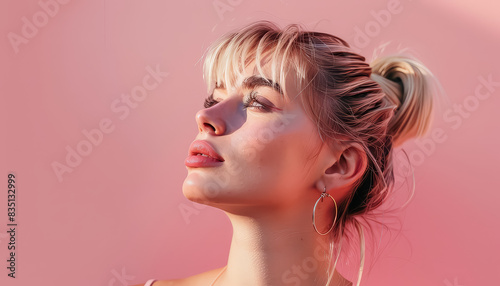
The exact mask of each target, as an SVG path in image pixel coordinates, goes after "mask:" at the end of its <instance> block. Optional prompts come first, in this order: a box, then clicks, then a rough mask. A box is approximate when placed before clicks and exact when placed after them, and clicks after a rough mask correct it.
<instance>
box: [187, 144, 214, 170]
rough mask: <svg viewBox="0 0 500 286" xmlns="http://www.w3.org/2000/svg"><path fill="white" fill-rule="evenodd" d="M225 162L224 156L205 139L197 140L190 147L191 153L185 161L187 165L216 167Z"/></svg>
mask: <svg viewBox="0 0 500 286" xmlns="http://www.w3.org/2000/svg"><path fill="white" fill-rule="evenodd" d="M222 162H224V158H222V156H221V155H219V154H218V153H217V152H216V151H215V149H214V148H213V147H212V146H211V145H210V144H209V143H208V142H207V141H204V140H195V141H193V143H191V146H190V147H189V154H188V157H187V158H186V161H185V162H184V163H185V165H186V166H187V167H194V168H200V167H214V166H219V165H220V164H221V163H222Z"/></svg>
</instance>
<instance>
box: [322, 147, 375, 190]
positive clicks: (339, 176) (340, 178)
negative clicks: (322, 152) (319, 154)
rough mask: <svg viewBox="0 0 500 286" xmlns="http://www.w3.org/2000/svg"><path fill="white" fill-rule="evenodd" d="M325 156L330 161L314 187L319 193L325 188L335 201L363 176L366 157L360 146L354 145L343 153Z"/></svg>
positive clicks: (366, 162)
mask: <svg viewBox="0 0 500 286" xmlns="http://www.w3.org/2000/svg"><path fill="white" fill-rule="evenodd" d="M327 156H330V158H331V159H330V161H329V164H328V165H325V166H324V167H323V170H324V172H323V174H322V176H321V178H320V180H318V182H317V184H316V187H317V188H318V190H319V191H320V192H322V191H323V189H324V187H326V190H327V191H329V190H330V194H331V195H332V196H333V197H334V198H335V199H341V198H342V197H343V196H344V195H345V194H347V192H348V191H349V190H351V189H352V186H353V185H354V183H355V182H356V181H357V180H359V179H360V178H361V177H362V176H363V174H364V172H365V170H366V167H367V166H368V157H367V156H366V153H365V151H364V150H363V148H362V147H361V145H359V144H356V143H352V144H350V145H348V146H347V147H346V148H345V149H343V151H340V152H336V153H335V152H333V151H332V152H329V154H328V155H327ZM332 161H334V162H333V164H332V163H331V162H332Z"/></svg>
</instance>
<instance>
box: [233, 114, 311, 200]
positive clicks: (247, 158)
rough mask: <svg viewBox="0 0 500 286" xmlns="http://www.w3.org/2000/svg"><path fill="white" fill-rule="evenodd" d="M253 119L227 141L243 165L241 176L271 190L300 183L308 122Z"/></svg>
mask: <svg viewBox="0 0 500 286" xmlns="http://www.w3.org/2000/svg"><path fill="white" fill-rule="evenodd" d="M253 123H254V124H252V126H247V128H242V129H241V130H239V131H240V132H241V133H239V134H234V135H236V136H233V137H234V139H233V140H232V142H231V143H232V145H233V146H232V148H233V150H236V152H237V153H238V155H237V157H238V158H240V160H241V164H242V166H244V167H243V169H244V170H245V172H244V174H243V175H244V179H245V180H251V181H252V182H253V184H252V185H254V186H256V185H260V187H261V188H265V189H267V190H268V191H269V190H273V192H281V191H284V192H289V191H290V188H300V187H304V180H305V174H306V171H307V168H308V163H309V161H308V160H307V157H308V156H309V155H310V153H311V146H310V143H311V142H312V141H310V138H311V137H312V136H311V132H310V131H311V126H309V125H307V122H304V120H300V119H299V118H288V120H284V119H283V118H279V119H274V120H268V121H263V122H253Z"/></svg>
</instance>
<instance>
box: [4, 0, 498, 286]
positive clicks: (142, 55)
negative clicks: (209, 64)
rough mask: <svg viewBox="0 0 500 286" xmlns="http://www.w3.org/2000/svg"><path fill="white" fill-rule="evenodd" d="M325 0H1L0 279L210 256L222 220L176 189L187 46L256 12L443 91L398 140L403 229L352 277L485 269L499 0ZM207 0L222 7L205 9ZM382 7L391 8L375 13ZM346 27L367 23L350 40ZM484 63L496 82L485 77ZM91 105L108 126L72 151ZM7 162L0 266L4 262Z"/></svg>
mask: <svg viewBox="0 0 500 286" xmlns="http://www.w3.org/2000/svg"><path fill="white" fill-rule="evenodd" d="M47 1H48V0H42V2H47ZM49 2H50V1H49ZM61 2H63V1H61ZM324 2H326V1H312V0H311V1H292V0H290V1H288V0H282V1H263V0H262V1H237V0H217V1H196V2H195V1H160V0H156V1H153V0H147V1H118V0H108V1H69V3H67V4H58V8H57V9H58V10H57V11H56V9H55V6H51V7H49V8H50V9H52V10H51V11H52V12H51V13H52V15H49V16H45V17H46V18H44V15H47V14H46V12H43V11H44V10H43V8H42V6H41V5H40V4H39V3H38V1H34V0H29V1H15V0H7V1H2V2H1V4H0V11H1V16H0V21H1V25H0V27H1V31H0V34H1V35H3V36H2V39H3V40H2V42H1V44H0V47H1V54H0V55H1V57H2V58H1V59H0V62H1V68H0V71H1V77H0V78H1V81H0V92H1V96H2V104H1V108H2V110H1V111H0V114H1V116H2V120H1V122H2V128H1V132H2V135H1V136H2V138H3V139H2V141H1V149H2V153H1V154H2V157H1V161H0V162H1V172H0V174H1V176H2V178H3V179H2V180H3V182H2V183H1V184H2V185H3V186H4V191H3V192H2V194H1V195H0V258H1V259H0V285H68V283H71V285H114V286H122V285H127V284H130V285H132V284H137V283H141V282H145V281H146V280H147V279H150V278H157V279H171V278H178V277H186V276H188V275H192V274H195V273H199V272H202V271H206V270H208V269H213V268H216V267H221V266H222V265H224V264H225V262H226V258H227V253H228V249H229V242H230V238H231V225H230V224H229V221H228V220H227V219H226V217H225V215H224V214H223V213H222V212H221V211H219V210H217V209H211V208H202V207H199V206H195V205H193V204H192V203H190V202H189V201H187V200H186V199H185V198H184V197H183V195H182V192H181V185H182V182H183V180H184V177H185V175H186V169H185V166H184V164H183V161H184V159H185V156H186V154H187V149H188V146H189V143H190V142H191V141H192V140H193V139H194V136H195V135H196V132H197V129H196V124H195V120H194V115H195V112H196V111H197V110H198V109H199V108H201V107H202V103H203V98H204V96H205V86H204V83H203V81H202V74H201V62H198V61H199V59H200V58H201V57H202V55H203V52H204V51H205V49H206V48H207V46H208V45H209V44H210V43H211V42H212V41H213V40H215V39H216V38H217V37H218V36H219V35H221V34H222V33H225V32H227V31H229V30H231V29H233V28H236V27H241V26H242V25H244V24H246V23H249V22H251V21H254V20H259V19H268V20H273V21H276V22H278V23H280V24H281V25H283V24H287V23H292V22H296V23H302V24H305V25H306V26H307V27H309V28H311V29H315V30H320V31H324V32H328V33H332V34H335V35H337V36H340V37H342V38H344V39H345V40H346V41H348V42H349V43H351V44H352V45H353V46H355V47H357V48H359V51H360V52H361V53H362V54H363V55H365V56H366V57H367V58H368V60H370V59H371V58H372V54H373V53H374V52H375V53H376V54H377V53H380V52H381V51H382V47H384V46H385V50H384V51H383V53H387V52H391V51H398V50H403V49H408V50H411V51H412V52H413V53H414V54H415V55H416V56H418V57H419V58H420V59H421V60H422V61H423V62H424V63H425V64H426V65H427V66H428V67H429V68H430V69H431V70H432V71H433V72H434V73H435V75H436V76H437V77H438V78H439V79H440V80H441V83H442V85H443V87H444V89H445V91H446V93H447V96H448V98H447V100H445V101H443V104H442V105H441V107H440V109H439V112H438V113H437V115H436V121H435V123H434V125H433V127H432V130H433V132H434V134H437V135H436V136H434V137H432V136H430V137H427V139H425V140H421V141H418V142H420V143H419V144H417V143H418V142H417V141H412V142H408V143H407V144H405V146H404V148H405V150H406V151H407V153H408V154H409V155H410V156H411V157H412V160H414V162H413V166H414V168H415V177H416V188H417V189H416V195H415V197H414V200H413V201H412V203H411V204H410V206H409V207H408V208H407V209H406V211H405V212H403V213H402V214H401V218H400V219H401V220H402V221H403V223H404V226H403V229H402V233H401V235H400V236H399V238H398V239H396V241H395V242H394V243H393V244H392V245H390V246H389V247H387V249H386V250H385V251H384V252H383V254H382V255H381V256H380V258H379V260H378V262H377V264H376V265H375V266H374V267H373V268H372V270H371V272H370V273H369V275H368V276H365V277H364V282H365V284H364V285H409V286H412V285H415V286H417V285H418V286H421V285H440V286H450V285H452V286H457V285H463V286H472V285H493V284H495V283H498V282H497V281H498V275H497V274H498V269H500V258H499V257H500V247H499V246H498V245H499V244H498V242H499V241H500V228H499V227H498V226H499V223H498V221H499V219H500V213H499V210H498V209H499V208H498V204H499V202H500V192H499V191H500V188H499V186H498V177H497V176H498V174H497V173H496V171H498V170H499V168H498V165H499V163H500V152H499V151H498V146H499V143H500V134H499V132H498V130H499V128H498V124H499V123H500V112H498V110H499V107H500V99H499V97H500V84H499V82H500V69H499V66H498V65H499V63H500V61H499V56H498V51H499V50H500V37H499V36H500V20H499V17H498V11H499V10H500V5H499V4H498V1H494V0H489V1H485V0H481V1H477V0H476V1H472V0H461V1H439V3H437V2H438V1H410V0H401V1H393V0H377V1H329V2H328V4H326V3H324ZM214 3H215V4H220V3H225V5H228V6H227V7H228V10H227V11H225V12H224V13H222V14H218V13H217V10H216V9H215V8H214ZM391 3H396V4H395V5H396V6H395V7H397V9H396V10H394V8H393V7H392V6H391V5H392V4H391ZM397 3H399V4H397ZM220 5H223V4H220ZM388 5H389V7H392V8H390V9H392V11H393V12H394V11H397V13H393V12H385V14H384V15H387V13H390V14H391V18H390V20H387V22H381V23H377V22H376V21H377V20H376V18H377V16H375V15H381V14H380V13H383V12H380V11H381V10H385V11H390V9H389V8H388ZM41 11H42V12H41ZM54 11H55V12H54ZM34 16H35V19H33V17H34ZM23 17H26V19H27V20H28V21H30V22H31V23H33V21H37V22H36V23H38V25H39V26H40V27H38V30H37V31H36V32H34V31H33V30H31V31H28V30H29V29H27V28H25V29H24V30H25V31H24V32H26V33H28V34H27V35H28V36H29V38H26V41H25V42H24V43H20V44H18V45H13V44H12V43H11V41H10V40H9V36H8V35H9V33H14V34H17V35H19V36H23V25H27V24H25V22H23ZM44 21H45V23H44ZM359 30H362V31H364V32H365V33H368V34H369V35H367V37H366V38H365V39H364V41H363V42H361V41H360V40H359V39H358V40H357V38H356V35H358V33H359ZM30 32H31V34H30ZM10 35H11V36H12V34H10ZM16 49H17V52H16ZM148 66H149V67H151V68H153V69H156V68H157V67H158V69H159V70H160V71H162V72H165V73H168V76H166V77H160V80H161V82H159V83H158V84H157V86H156V87H154V88H151V90H150V91H148V94H147V95H146V96H145V97H144V98H143V101H140V102H137V106H135V108H131V107H127V108H125V106H127V105H125V104H124V103H122V102H121V101H120V100H121V95H122V94H124V93H125V94H130V92H131V91H132V90H135V89H137V90H140V89H141V87H142V86H143V84H142V80H143V77H144V76H146V75H147V74H148V71H147V70H146V68H147V67H148ZM488 77H491V81H493V82H496V83H497V84H496V86H495V85H493V86H489V87H487V86H485V85H484V83H483V81H484V80H483V81H482V80H481V78H484V79H488ZM149 83H150V84H153V83H154V80H151V79H150V82H149ZM478 92H479V93H478ZM478 94H484V95H485V96H484V97H481V98H480V99H479V98H478ZM488 94H489V95H488ZM479 96H481V95H479ZM485 97H486V98H485ZM113 104H115V106H114V107H115V108H118V107H120V108H122V109H121V110H122V111H121V112H116V110H114V109H113V108H112V105H113ZM459 105H461V106H462V109H463V110H464V111H463V112H462V113H460V112H459V111H457V110H456V109H455V108H456V107H457V106H459ZM125 109H128V114H125V113H122V112H125V111H123V110H125ZM120 115H121V116H122V118H120V117H119V116H120ZM103 119H104V120H106V119H107V120H108V122H111V124H112V128H113V129H112V131H110V132H108V133H106V134H104V135H103V137H102V142H99V144H96V145H93V147H92V150H91V151H89V150H86V149H85V146H84V145H82V144H86V143H85V142H84V141H86V137H85V136H84V134H83V133H82V132H83V131H84V130H91V129H96V128H99V122H100V121H101V120H103ZM108 131H109V130H108ZM82 142H83V143H82ZM79 144H80V148H83V149H82V150H86V151H89V154H88V156H84V157H83V158H82V160H81V162H79V164H78V165H77V166H75V167H74V168H72V172H71V173H64V174H63V175H62V181H60V180H59V179H58V177H57V175H56V173H55V172H54V170H53V167H52V164H53V163H54V162H59V163H61V164H65V160H66V159H65V157H66V154H67V152H68V151H67V150H66V147H67V146H70V147H71V148H73V149H75V148H77V146H79ZM11 171H13V172H15V174H17V182H16V184H17V203H18V204H17V216H16V219H17V222H18V227H17V241H16V242H17V246H18V251H17V254H16V256H17V265H16V266H17V269H16V274H17V277H18V278H16V279H11V278H8V277H7V270H6V259H7V258H8V250H7V243H8V236H7V235H6V231H7V227H6V224H7V215H6V213H7V210H6V208H7V207H6V205H7V203H6V199H7V192H6V188H5V186H6V185H7V174H8V172H11ZM180 208H183V209H190V210H191V211H193V214H192V215H191V216H189V217H188V218H186V217H183V216H182V214H181V211H180Z"/></svg>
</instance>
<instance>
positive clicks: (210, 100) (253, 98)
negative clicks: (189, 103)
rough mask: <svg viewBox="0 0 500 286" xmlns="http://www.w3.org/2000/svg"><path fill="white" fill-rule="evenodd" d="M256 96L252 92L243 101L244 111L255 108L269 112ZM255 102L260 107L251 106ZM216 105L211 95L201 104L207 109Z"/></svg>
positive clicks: (269, 109) (254, 92)
mask: <svg viewBox="0 0 500 286" xmlns="http://www.w3.org/2000/svg"><path fill="white" fill-rule="evenodd" d="M256 94H257V92H256V91H252V92H251V93H250V94H249V95H248V98H247V99H246V100H245V102H244V103H243V107H244V109H247V108H248V107H254V108H257V109H258V110H260V111H266V112H269V111H271V107H269V106H267V105H265V104H263V103H261V102H260V101H259V100H258V99H257V97H256ZM254 102H256V103H257V104H259V105H260V106H253V105H252V103H254ZM217 103H219V101H217V100H215V99H214V95H213V94H211V95H209V96H208V97H207V98H206V99H205V103H204V104H203V106H204V107H205V108H209V107H212V106H214V105H216V104H217Z"/></svg>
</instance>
